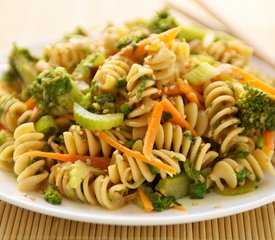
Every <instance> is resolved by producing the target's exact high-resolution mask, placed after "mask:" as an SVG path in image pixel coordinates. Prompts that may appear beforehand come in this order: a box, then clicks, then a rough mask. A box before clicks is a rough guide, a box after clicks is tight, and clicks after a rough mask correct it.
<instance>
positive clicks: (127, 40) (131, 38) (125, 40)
mask: <svg viewBox="0 0 275 240" xmlns="http://www.w3.org/2000/svg"><path fill="white" fill-rule="evenodd" d="M147 37H148V35H147V34H144V33H137V34H129V35H126V36H124V37H122V38H121V39H120V40H119V42H118V44H117V49H122V48H124V47H126V46H128V45H130V44H135V43H138V42H139V41H141V40H142V39H145V38H147Z"/></svg>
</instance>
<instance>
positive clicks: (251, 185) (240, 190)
mask: <svg viewBox="0 0 275 240" xmlns="http://www.w3.org/2000/svg"><path fill="white" fill-rule="evenodd" d="M257 188H258V182H253V181H250V180H247V181H246V182H245V184H244V185H242V186H238V187H236V188H230V187H225V188H224V190H223V191H222V190H220V189H219V188H217V187H214V189H213V191H214V192H215V193H218V194H220V195H224V196H234V195H240V194H245V193H249V192H252V191H254V190H255V189H257Z"/></svg>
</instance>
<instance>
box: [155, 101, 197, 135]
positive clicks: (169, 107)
mask: <svg viewBox="0 0 275 240" xmlns="http://www.w3.org/2000/svg"><path fill="white" fill-rule="evenodd" d="M160 103H161V104H162V106H163V110H164V111H165V112H169V113H171V114H172V118H171V119H169V121H170V122H171V123H174V124H177V125H179V126H181V127H182V128H185V129H187V130H189V131H191V132H192V135H193V136H194V137H196V136H198V134H197V132H196V131H195V129H194V128H192V126H191V125H190V124H189V122H187V121H186V120H185V119H184V118H183V117H182V116H181V114H180V112H179V111H178V110H177V109H176V108H175V107H174V105H173V104H172V103H171V102H170V101H169V100H168V99H164V100H162V101H161V102H160Z"/></svg>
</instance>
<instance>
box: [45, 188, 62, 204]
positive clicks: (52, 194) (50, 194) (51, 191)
mask: <svg viewBox="0 0 275 240" xmlns="http://www.w3.org/2000/svg"><path fill="white" fill-rule="evenodd" d="M44 199H45V200H46V201H47V202H49V203H51V204H54V205H59V204H61V203H62V196H61V194H60V193H59V192H58V190H57V188H56V187H55V186H53V185H49V186H48V187H47V188H46V190H45V191H44Z"/></svg>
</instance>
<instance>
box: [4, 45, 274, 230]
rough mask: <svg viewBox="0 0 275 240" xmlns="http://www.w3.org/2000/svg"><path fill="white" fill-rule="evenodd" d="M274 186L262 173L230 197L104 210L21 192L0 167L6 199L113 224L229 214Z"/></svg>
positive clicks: (266, 198)
mask: <svg viewBox="0 0 275 240" xmlns="http://www.w3.org/2000/svg"><path fill="white" fill-rule="evenodd" d="M47 42H48V41H47ZM47 42H46V43H47ZM44 43H45V41H43V42H42V43H38V44H32V45H29V47H30V49H31V50H32V51H34V52H36V53H38V52H39V50H41V46H43V45H44ZM6 56H7V55H6V54H3V55H2V56H0V74H1V68H2V70H3V69H4V68H5V66H6V64H5V63H6ZM254 60H255V59H254ZM256 64H257V65H261V67H262V68H263V69H264V70H267V72H269V73H270V74H272V69H270V68H268V66H265V65H263V64H262V63H261V62H259V61H258V60H257V61H256ZM273 75H274V72H273ZM274 186H275V178H274V177H272V176H269V175H268V174H266V176H265V179H264V180H263V181H262V182H261V183H260V186H259V188H258V189H257V190H255V191H254V192H251V193H247V194H243V195H239V196H233V197H230V196H221V195H217V194H215V193H210V194H208V195H207V196H206V197H205V199H202V200H192V199H189V198H187V197H186V198H184V199H181V200H180V202H181V203H182V205H183V206H184V207H185V208H186V209H187V211H179V210H175V209H169V210H166V211H163V212H152V213H147V212H145V211H144V210H143V209H140V208H138V207H137V206H135V205H134V204H129V205H127V206H125V207H124V208H122V209H118V210H114V211H108V210H105V209H103V208H101V207H94V206H90V205H86V204H82V203H78V202H72V201H69V200H66V199H63V203H62V205H59V206H54V205H51V204H49V203H47V202H46V201H45V200H44V199H43V197H42V195H40V194H39V193H28V194H25V193H22V192H19V191H17V190H16V179H15V177H14V176H13V175H12V174H9V173H6V172H3V171H1V170H0V199H2V200H4V201H6V202H9V203H11V204H14V205H16V206H19V207H22V208H26V209H29V210H32V211H36V212H39V213H43V214H47V215H51V216H55V217H60V218H66V219H71V220H78V221H83V222H92V223H100V224H115V225H165V224H179V223H188V222H195V221H203V220H209V219H213V218H218V217H224V216H228V215H233V214H236V213H240V212H244V211H247V210H250V209H253V208H257V207H260V206H263V205H265V204H268V203H270V202H272V201H275V191H274Z"/></svg>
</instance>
